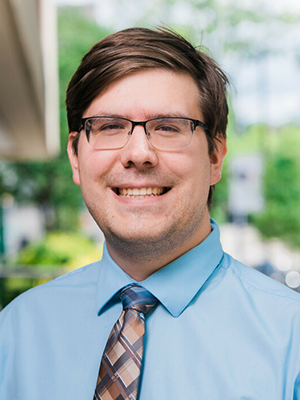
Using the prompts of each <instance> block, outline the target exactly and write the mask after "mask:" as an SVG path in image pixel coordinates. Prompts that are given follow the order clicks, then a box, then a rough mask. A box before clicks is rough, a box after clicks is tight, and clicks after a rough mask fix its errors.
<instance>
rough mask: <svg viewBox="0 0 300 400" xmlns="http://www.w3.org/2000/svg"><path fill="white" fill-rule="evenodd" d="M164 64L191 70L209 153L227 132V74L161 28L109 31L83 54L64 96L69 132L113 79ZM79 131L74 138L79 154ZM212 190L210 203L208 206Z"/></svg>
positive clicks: (185, 41)
mask: <svg viewBox="0 0 300 400" xmlns="http://www.w3.org/2000/svg"><path fill="white" fill-rule="evenodd" d="M150 68H164V69H166V70H171V71H173V72H179V73H186V74H189V75H190V76H191V77H192V78H193V79H194V81H195V83H196V84H197V86H198V88H199V94H200V96H199V107H200V109H201V112H202V115H203V122H204V123H205V124H206V125H207V126H208V128H209V129H208V130H206V137H207V140H208V144H209V152H210V154H211V153H212V151H213V149H214V148H215V146H216V145H215V140H218V137H220V136H221V137H226V127H227V115H228V105H227V99H226V87H227V85H228V84H229V81H228V78H227V76H226V75H225V74H224V72H223V71H222V70H221V69H220V68H219V66H218V65H217V64H216V62H215V61H214V60H213V59H212V58H211V57H209V56H208V55H207V54H205V53H204V52H203V51H200V50H197V49H196V48H195V47H194V46H193V45H192V44H191V43H189V42H188V41H187V40H185V39H184V38H183V37H182V36H180V35H179V34H177V33H175V32H173V31H171V30H169V29H163V28H159V29H157V30H151V29H146V28H130V29H125V30H123V31H120V32H117V33H114V34H112V35H109V36H107V37H106V38H104V39H102V40H100V41H99V42H98V43H96V44H95V45H94V46H93V47H92V48H91V49H90V51H89V52H88V53H87V54H86V55H85V56H84V57H83V59H82V62H81V64H80V65H79V67H78V69H77V71H76V72H75V74H74V75H73V77H72V79H71V81H70V83H69V86H68V89H67V97H66V105H67V115H68V124H69V131H70V132H79V130H80V126H81V119H82V115H83V114H84V112H85V110H86V109H87V108H88V107H89V105H90V104H91V103H92V101H93V100H94V99H95V98H97V97H98V96H99V95H100V94H101V92H102V91H103V90H104V89H106V88H107V87H108V86H109V85H110V84H111V83H112V82H114V81H116V80H117V79H120V78H122V77H124V76H126V75H129V74H131V73H133V72H137V71H141V70H145V69H150ZM78 139H79V135H77V137H75V139H74V140H73V149H74V152H75V153H76V154H77V146H78ZM211 198H212V190H210V194H209V199H208V204H209V205H210V203H211Z"/></svg>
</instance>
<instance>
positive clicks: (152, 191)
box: [114, 187, 171, 199]
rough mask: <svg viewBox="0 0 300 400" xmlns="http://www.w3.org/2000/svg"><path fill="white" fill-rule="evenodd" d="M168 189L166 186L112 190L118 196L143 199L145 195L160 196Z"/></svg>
mask: <svg viewBox="0 0 300 400" xmlns="http://www.w3.org/2000/svg"><path fill="white" fill-rule="evenodd" d="M170 189H171V188H167V187H163V188H162V187H143V188H115V189H114V192H115V193H116V194H117V195H118V196H120V197H132V198H138V199H143V198H145V197H153V196H162V195H163V194H165V193H167V192H168V191H169V190H170Z"/></svg>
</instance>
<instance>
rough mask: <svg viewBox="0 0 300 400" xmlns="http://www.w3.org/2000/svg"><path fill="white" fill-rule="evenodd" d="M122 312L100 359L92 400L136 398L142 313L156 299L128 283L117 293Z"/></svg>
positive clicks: (140, 356) (143, 332)
mask: <svg viewBox="0 0 300 400" xmlns="http://www.w3.org/2000/svg"><path fill="white" fill-rule="evenodd" d="M119 296H120V298H121V300H122V303H123V312H122V314H121V316H120V318H119V319H118V321H117V322H116V324H115V325H114V327H113V329H112V331H111V333H110V335H109V338H108V341H107V344H106V347H105V350H104V353H103V357H102V361H101V365H100V370H99V375H98V381H97V386H96V390H95V395H94V400H125V399H126V400H127V399H128V400H136V399H137V393H138V386H139V378H140V371H141V364H142V358H143V347H144V335H145V315H146V314H147V312H148V311H149V310H150V309H151V308H153V307H154V306H155V305H156V303H157V299H156V298H155V297H154V296H152V294H151V293H149V292H148V291H147V290H146V289H144V288H142V287H141V286H138V285H135V284H131V285H128V286H126V287H125V288H123V289H122V290H121V291H120V292H119Z"/></svg>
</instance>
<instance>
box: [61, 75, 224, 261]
mask: <svg viewBox="0 0 300 400" xmlns="http://www.w3.org/2000/svg"><path fill="white" fill-rule="evenodd" d="M198 98H199V92H198V88H197V85H196V84H195V82H194V81H193V79H192V78H191V77H190V76H189V75H186V74H178V73H173V72H170V71H166V70H162V69H152V70H145V71H141V72H137V73H134V74H131V75H129V76H126V77H124V78H122V79H120V80H118V81H116V82H114V83H112V84H111V85H110V86H109V87H108V88H107V89H106V90H105V91H104V92H103V93H101V95H100V96H99V97H98V98H96V99H95V100H94V101H93V102H92V103H91V105H90V106H89V107H88V109H87V110H86V112H85V113H84V115H83V117H91V116H101V115H102V116H119V117H124V118H128V119H131V120H133V121H144V120H148V119H151V118H155V117H161V116H181V117H187V118H192V119H199V120H201V121H202V120H203V119H202V115H201V111H200V109H199V107H198ZM74 136H75V133H71V134H70V141H69V148H68V151H69V157H70V161H71V165H72V170H73V179H74V182H75V183H76V184H78V185H80V186H81V190H82V194H83V198H84V200H85V202H86V204H87V207H88V209H89V211H90V213H91V214H92V216H93V217H94V219H95V220H96V222H97V223H98V225H99V227H100V228H101V229H102V231H103V233H104V235H105V236H106V240H107V245H108V247H109V246H114V245H115V246H116V247H117V246H119V247H120V243H124V246H130V244H132V245H133V244H134V245H135V246H137V245H139V244H140V245H141V248H142V246H143V245H146V247H145V246H144V247H145V248H148V249H149V248H150V246H152V244H153V245H154V247H153V246H152V248H155V249H157V251H158V252H159V251H165V252H168V251H172V249H173V251H175V253H176V254H177V253H178V255H180V254H183V253H184V252H185V251H187V250H189V249H190V248H192V247H194V246H195V245H197V244H198V243H200V242H201V241H202V240H203V239H204V238H205V237H206V236H207V235H208V234H209V232H210V223H209V214H208V209H207V205H206V202H207V197H208V192H209V188H210V185H213V184H215V183H216V182H217V181H218V180H219V179H220V173H221V168H222V161H223V158H224V156H225V153H226V145H225V143H224V141H222V142H221V144H219V145H218V146H219V152H216V151H215V152H214V153H213V154H212V155H211V156H209V154H208V144H207V140H206V137H205V133H204V131H203V129H201V128H199V127H197V128H196V130H195V132H194V136H193V139H192V142H191V144H190V145H189V146H188V147H185V148H183V149H179V150H173V151H162V150H157V149H155V148H154V147H153V146H152V145H151V143H150V142H149V140H148V139H147V137H146V135H145V131H144V128H143V127H142V126H136V127H135V128H134V131H133V134H132V136H131V138H130V140H129V142H128V143H127V144H126V145H125V147H123V148H122V149H118V150H96V149H94V148H93V147H92V146H91V145H90V144H89V143H88V142H87V139H86V135H85V134H84V132H83V131H82V132H81V134H80V139H79V144H78V157H77V156H76V155H74V153H73V150H72V146H71V143H72V140H73V138H74ZM128 192H129V193H131V195H130V196H129V195H124V194H127V193H128ZM120 193H121V194H123V196H121V195H120ZM146 193H147V194H153V196H144V194H146ZM159 249H160V250H159ZM175 253H174V254H175ZM178 255H177V256H178ZM174 258H175V257H174Z"/></svg>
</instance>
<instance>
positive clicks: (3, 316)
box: [0, 306, 16, 400]
mask: <svg viewBox="0 0 300 400" xmlns="http://www.w3.org/2000/svg"><path fill="white" fill-rule="evenodd" d="M10 311H11V310H10V307H9V306H8V307H7V308H5V309H4V310H3V311H1V313H0V399H2V400H9V399H16V396H15V393H14V389H13V388H14V387H15V384H16V382H13V378H12V377H13V376H14V371H13V364H14V354H15V349H14V339H13V336H14V326H13V323H12V315H11V314H12V313H11V312H10Z"/></svg>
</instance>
